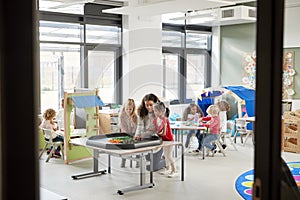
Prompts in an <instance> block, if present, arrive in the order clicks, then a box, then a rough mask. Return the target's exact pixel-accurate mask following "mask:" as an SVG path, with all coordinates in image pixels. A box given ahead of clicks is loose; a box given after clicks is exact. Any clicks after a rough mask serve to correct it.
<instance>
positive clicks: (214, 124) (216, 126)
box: [199, 105, 220, 155]
mask: <svg viewBox="0 0 300 200" xmlns="http://www.w3.org/2000/svg"><path fill="white" fill-rule="evenodd" d="M206 112H207V113H208V116H207V117H202V118H200V121H201V122H202V123H203V124H202V125H203V126H205V127H207V128H209V131H208V133H207V134H206V136H205V137H204V138H203V145H204V146H205V147H206V148H207V150H208V151H207V155H209V153H210V152H212V153H213V154H215V153H216V148H217V147H216V145H214V144H211V143H212V142H213V141H215V140H217V139H218V137H219V135H220V116H219V108H218V106H216V105H210V106H209V107H208V108H207V110H206ZM199 145H201V144H199Z"/></svg>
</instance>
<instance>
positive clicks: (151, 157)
mask: <svg viewBox="0 0 300 200" xmlns="http://www.w3.org/2000/svg"><path fill="white" fill-rule="evenodd" d="M153 168H154V162H153V151H151V152H150V183H153Z"/></svg>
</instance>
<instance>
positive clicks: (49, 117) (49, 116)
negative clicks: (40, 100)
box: [40, 108, 64, 158]
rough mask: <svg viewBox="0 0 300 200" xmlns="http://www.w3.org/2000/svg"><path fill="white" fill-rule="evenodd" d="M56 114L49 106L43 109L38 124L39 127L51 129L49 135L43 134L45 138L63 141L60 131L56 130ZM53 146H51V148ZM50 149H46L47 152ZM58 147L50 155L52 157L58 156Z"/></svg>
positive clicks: (59, 155)
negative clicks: (40, 121) (41, 117)
mask: <svg viewBox="0 0 300 200" xmlns="http://www.w3.org/2000/svg"><path fill="white" fill-rule="evenodd" d="M55 116H56V112H55V110H54V109H52V108H49V109H47V110H45V112H44V113H43V118H44V119H43V122H42V123H41V125H40V128H41V129H42V128H45V129H51V135H44V137H45V139H46V140H49V139H50V138H52V140H53V142H57V141H61V142H63V141H64V137H63V136H62V132H61V131H59V130H58V126H57V123H55V122H54V118H55ZM52 148H53V147H51V149H52ZM51 149H50V150H48V151H47V154H49V153H50V152H51ZM60 150H61V149H60V147H59V146H58V147H57V149H55V153H54V154H53V155H52V156H53V157H56V158H60V157H61V154H60Z"/></svg>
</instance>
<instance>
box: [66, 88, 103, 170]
mask: <svg viewBox="0 0 300 200" xmlns="http://www.w3.org/2000/svg"><path fill="white" fill-rule="evenodd" d="M99 106H104V103H103V102H102V101H101V99H100V98H99V96H98V95H97V90H94V91H78V90H77V91H75V92H74V93H68V92H65V93H64V122H65V124H64V145H65V148H64V154H65V163H66V164H68V163H69V162H72V161H75V160H79V159H83V158H87V157H91V156H92V152H91V150H88V149H86V148H84V147H82V146H74V145H72V144H70V142H69V141H70V139H71V138H72V137H78V135H76V132H77V131H76V130H79V129H77V128H80V130H83V131H84V136H86V137H90V136H94V135H98V134H99V130H100V127H99V115H98V113H99ZM73 109H74V112H75V128H76V129H74V128H73V127H71V126H70V115H71V112H72V110H73ZM79 110H80V112H81V113H84V114H83V115H84V116H85V119H82V120H83V121H84V127H82V123H81V124H80V123H79V122H77V123H76V119H77V118H76V116H77V117H78V113H77V115H76V112H78V111H79ZM83 111H84V112H83ZM81 116H82V114H81ZM77 121H78V120H77ZM74 133H75V134H74Z"/></svg>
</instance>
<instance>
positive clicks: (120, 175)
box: [40, 140, 300, 200]
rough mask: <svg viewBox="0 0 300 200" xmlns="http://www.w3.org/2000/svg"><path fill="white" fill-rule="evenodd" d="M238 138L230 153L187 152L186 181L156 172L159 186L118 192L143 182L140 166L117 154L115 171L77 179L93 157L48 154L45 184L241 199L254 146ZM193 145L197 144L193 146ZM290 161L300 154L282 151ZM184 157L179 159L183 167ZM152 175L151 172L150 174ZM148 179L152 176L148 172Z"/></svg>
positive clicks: (84, 199)
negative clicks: (73, 159) (241, 181)
mask: <svg viewBox="0 0 300 200" xmlns="http://www.w3.org/2000/svg"><path fill="white" fill-rule="evenodd" d="M239 142H240V140H238V143H237V148H238V151H235V150H234V149H233V147H232V146H230V145H229V148H228V150H227V151H226V152H227V156H226V157H223V155H222V154H220V153H217V154H216V155H215V157H208V158H206V159H205V160H202V159H200V156H199V155H190V154H189V153H188V152H187V151H188V149H187V150H186V152H185V155H186V156H185V181H183V182H182V181H180V178H179V177H177V178H167V177H165V176H162V175H160V174H159V173H158V172H155V173H154V183H155V186H154V187H153V188H150V189H144V190H140V191H134V192H129V193H126V194H124V195H122V196H120V195H118V194H117V190H118V189H122V188H126V187H129V186H134V185H138V184H139V170H138V169H136V168H129V167H128V166H129V162H128V161H127V163H126V164H127V167H126V168H120V167H119V166H120V162H121V159H120V158H115V157H113V159H112V173H111V174H105V175H101V176H97V177H92V178H87V179H82V180H73V179H72V178H71V176H72V175H75V174H80V173H84V172H89V171H91V170H92V164H93V163H92V160H91V159H87V160H84V161H80V162H77V163H73V164H69V165H65V164H63V161H62V160H61V159H54V158H53V159H50V161H49V162H48V163H45V159H46V155H43V156H42V158H41V159H40V185H41V187H43V188H45V189H47V190H49V191H52V192H54V193H56V194H59V195H62V196H64V197H67V198H68V199H71V200H96V199H97V200H99V199H103V200H105V199H108V200H114V199H116V200H119V199H128V200H140V199H144V200H148V199H149V200H156V199H157V200H158V199H165V200H177V199H178V200H179V199H187V200H194V199H195V200H196V199H204V200H205V199H210V200H219V199H224V200H239V199H242V198H241V197H240V196H239V194H238V193H237V192H236V190H235V180H236V178H237V177H238V176H239V175H240V174H241V173H243V172H245V171H247V170H249V169H252V168H253V155H254V149H253V145H252V142H251V140H248V141H247V144H246V145H245V146H242V145H241V144H240V143H239ZM192 149H193V148H192ZM282 156H283V158H284V159H285V160H286V161H287V162H292V161H299V160H300V156H299V155H298V154H294V153H282ZM101 157H103V160H101V161H99V162H100V166H102V167H105V166H106V160H107V159H106V158H107V155H103V156H101ZM179 161H180V160H178V161H177V166H178V168H179V166H180V163H179ZM147 175H148V174H147ZM147 180H148V176H147Z"/></svg>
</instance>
